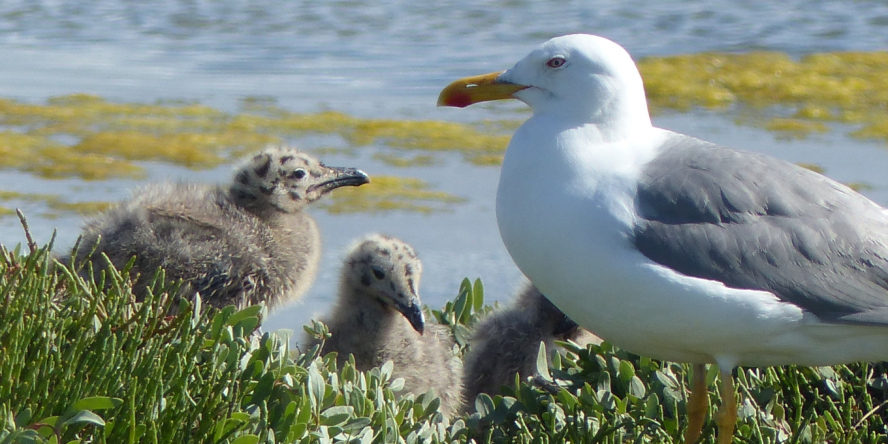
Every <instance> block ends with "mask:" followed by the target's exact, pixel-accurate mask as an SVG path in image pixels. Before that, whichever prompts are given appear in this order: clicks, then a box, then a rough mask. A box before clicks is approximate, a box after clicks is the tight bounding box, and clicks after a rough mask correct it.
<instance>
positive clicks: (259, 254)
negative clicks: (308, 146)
mask: <svg viewBox="0 0 888 444" xmlns="http://www.w3.org/2000/svg"><path fill="white" fill-rule="evenodd" d="M368 182H369V178H368V177H367V175H366V174H365V173H364V172H362V171H359V170H356V169H354V168H338V167H328V166H325V165H324V164H322V163H321V162H319V161H318V160H317V159H315V158H314V157H312V156H310V155H308V154H305V153H302V152H299V151H297V150H295V149H290V148H269V149H266V150H264V151H262V152H261V153H259V154H257V155H255V156H253V157H251V158H249V159H247V160H245V161H244V162H243V163H242V164H241V165H240V167H239V168H237V170H236V172H235V175H234V180H233V181H232V182H231V183H230V184H228V185H224V186H221V185H219V186H211V185H198V184H189V183H165V184H152V185H148V186H146V187H145V188H143V189H140V190H138V191H136V192H135V193H134V196H133V198H132V199H130V200H128V201H126V202H123V203H121V204H120V205H118V206H117V207H115V208H113V209H111V210H108V211H107V212H105V213H103V214H101V215H99V216H97V217H94V218H92V219H90V220H88V221H87V222H86V223H85V225H84V229H83V235H82V240H81V242H80V247H79V249H78V252H77V263H82V262H83V261H85V260H88V259H92V260H94V264H95V269H96V272H97V273H98V272H100V271H101V270H102V268H103V266H104V265H105V261H104V260H103V259H100V256H99V254H101V253H104V254H106V255H107V256H108V257H109V258H110V260H111V262H112V263H113V264H114V266H115V267H117V268H121V267H123V266H124V265H125V264H126V263H127V262H128V261H129V260H130V258H132V257H133V256H135V257H136V259H135V266H134V267H133V271H134V272H137V273H139V275H138V278H137V280H136V282H135V285H134V291H135V292H136V294H137V295H138V296H142V295H144V292H145V289H146V287H147V286H148V285H149V284H150V282H151V281H152V279H153V276H154V274H155V272H156V270H157V268H158V267H163V268H164V270H165V271H166V277H167V279H169V280H178V279H181V280H182V281H183V285H182V288H181V291H180V296H190V295H191V294H194V292H199V293H200V296H201V297H202V298H203V300H204V301H205V303H208V304H209V305H212V306H215V307H224V306H226V305H232V304H233V305H235V306H237V307H238V308H243V307H246V306H248V305H253V304H257V303H259V302H265V303H266V304H267V305H268V306H269V308H273V307H276V306H280V305H282V304H285V303H288V302H291V301H294V300H297V299H298V298H299V297H301V296H302V294H303V293H304V292H305V291H306V290H307V289H308V287H309V286H310V285H311V283H312V281H313V280H314V277H315V272H316V270H317V266H318V262H319V260H320V254H321V239H320V233H319V232H318V227H317V224H316V223H315V221H314V220H313V219H312V218H311V217H310V216H309V215H308V214H306V213H305V212H303V211H302V210H303V209H304V208H305V206H306V205H308V204H310V203H311V202H314V201H315V200H317V199H320V198H321V197H323V196H324V195H325V194H327V193H329V192H330V191H332V190H334V189H336V188H339V187H341V186H359V185H363V184H365V183H368ZM93 246H95V247H96V248H95V251H94V253H93V255H92V256H91V257H87V255H88V254H89V253H90V250H91V249H92V248H93Z"/></svg>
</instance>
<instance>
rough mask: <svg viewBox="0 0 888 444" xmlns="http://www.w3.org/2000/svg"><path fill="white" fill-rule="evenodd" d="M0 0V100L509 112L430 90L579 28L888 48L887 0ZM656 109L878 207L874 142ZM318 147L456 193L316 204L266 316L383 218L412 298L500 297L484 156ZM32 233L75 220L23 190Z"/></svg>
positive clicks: (12, 236) (400, 113)
mask: <svg viewBox="0 0 888 444" xmlns="http://www.w3.org/2000/svg"><path fill="white" fill-rule="evenodd" d="M69 3H72V2H64V1H61V0H58V1H51V0H45V1H33V0H19V1H9V0H7V1H4V2H2V3H0V97H5V98H15V99H19V100H24V101H28V102H34V103H42V102H44V101H45V100H46V99H47V98H49V97H52V96H58V95H64V94H71V93H80V92H85V93H91V94H96V95H99V96H102V97H105V98H107V99H109V100H113V101H123V102H154V101H156V100H158V99H182V100H187V101H199V102H201V103H204V104H207V105H210V106H214V107H217V108H220V109H223V110H226V111H233V110H235V109H236V107H237V104H238V103H239V101H240V100H241V99H243V98H244V97H255V96H268V97H272V98H274V99H276V100H277V103H278V104H279V105H280V106H282V107H284V108H286V109H289V110H292V111H318V110H323V109H333V110H337V111H343V112H347V113H350V114H354V115H358V116H362V117H385V118H406V119H441V120H453V121H463V122H471V121H478V120H481V119H485V118H497V119H501V118H510V119H511V118H522V117H523V116H526V113H524V112H523V111H521V106H520V105H519V104H497V105H492V106H481V107H475V108H470V109H467V110H455V109H438V108H435V106H434V104H435V98H436V96H437V94H438V91H439V90H440V88H441V87H443V86H444V85H446V84H447V83H448V82H449V81H451V80H454V79H456V78H458V77H462V76H466V75H473V74H480V73H485V72H490V71H496V70H502V69H505V68H508V67H509V66H511V64H512V63H514V62H515V61H516V60H518V59H519V58H520V57H522V56H523V55H524V54H525V53H526V52H528V51H529V50H530V49H531V48H532V47H533V46H535V45H536V44H538V43H539V42H541V41H543V40H545V39H546V38H549V37H552V36H555V35H561V34H566V33H571V32H592V33H597V34H601V35H604V36H607V37H609V38H611V39H613V40H615V41H617V42H619V43H621V44H622V45H624V46H625V47H626V48H627V49H628V50H629V51H630V52H631V53H632V54H633V55H634V56H636V57H642V56H650V55H667V54H680V53H690V52H699V51H707V50H719V51H737V52H744V51H749V50H755V49H770V50H778V51H785V52H787V53H789V54H791V55H793V56H800V55H804V54H806V53H810V52H823V51H832V50H878V49H882V50H884V49H886V48H888V4H885V3H884V2H867V1H838V2H827V1H821V2H811V1H802V0H795V1H788V2H780V3H774V2H744V3H742V4H740V2H728V1H716V2H710V1H664V2H659V3H657V4H656V5H655V6H652V5H650V4H649V3H650V2H640V1H629V2H625V1H611V2H594V3H593V2H583V1H572V2H531V1H521V0H504V1H499V2H487V3H485V4H478V3H477V2H467V1H439V2H431V3H428V4H423V3H421V2H420V3H417V2H408V1H385V2H370V1H360V0H347V1H336V2H308V1H295V2H279V3H280V4H276V5H262V6H257V5H256V4H254V2H249V1H246V0H213V1H209V0H206V1H198V0H194V1H185V0H166V1H157V2H150V4H147V3H146V4H142V3H140V2H133V1H129V0H101V1H99V0H94V1H82V2H76V6H75V5H70V4H69ZM655 123H657V124H658V125H660V126H663V127H666V128H670V129H673V130H676V131H680V132H685V133H688V134H691V135H694V136H697V137H701V138H704V139H708V140H712V141H715V142H719V143H722V144H726V145H729V146H734V147H741V148H747V149H754V150H759V151H763V152H766V153H769V154H773V155H775V156H778V157H782V158H785V159H788V160H791V161H794V162H809V163H816V164H819V165H822V166H824V167H825V168H826V174H827V175H829V176H831V177H833V178H835V179H838V180H840V181H843V182H867V183H869V184H871V185H872V186H873V187H874V188H873V189H872V190H868V191H865V194H867V195H869V196H870V197H872V198H873V199H875V200H876V201H878V202H879V203H882V204H888V179H886V178H885V174H884V173H883V171H884V170H885V167H886V166H888V151H886V150H885V149H884V148H885V147H884V143H881V142H861V141H858V140H853V139H849V138H848V137H846V136H845V135H844V134H845V133H846V131H833V132H830V133H826V134H822V135H815V136H812V137H811V138H808V139H805V140H792V141H788V140H781V139H778V138H776V137H775V136H774V135H773V134H771V133H768V132H766V131H764V130H761V129H757V128H750V127H743V126H737V125H735V124H734V123H733V116H731V115H726V114H721V113H715V112H707V111H695V112H692V113H686V114H681V113H669V114H665V115H658V116H655ZM378 148H379V147H376V146H370V147H367V148H365V149H362V150H361V151H359V152H358V153H357V154H356V155H355V156H348V155H324V156H323V158H324V160H325V162H326V163H328V164H335V165H348V166H358V167H360V168H362V169H364V170H365V171H367V172H368V173H370V174H371V175H373V174H377V175H378V174H395V175H403V176H409V177H419V178H423V179H424V180H426V181H428V182H430V183H431V184H433V185H434V186H435V187H436V188H437V189H440V190H444V191H448V192H451V193H454V194H457V195H459V196H463V197H466V198H468V202H467V203H465V204H463V205H459V206H456V207H454V210H453V211H452V212H446V213H434V214H432V215H424V214H416V213H403V212H393V213H385V214H373V215H366V214H358V215H353V214H350V215H341V216H334V215H329V214H327V213H324V212H322V211H315V212H314V214H315V215H316V217H317V219H318V221H319V222H320V224H321V226H322V229H323V236H324V241H325V256H324V262H323V265H322V268H321V271H320V274H319V276H318V280H317V282H316V284H315V286H314V288H313V289H312V290H311V292H310V293H309V295H308V296H307V298H306V300H305V302H304V303H302V304H300V305H297V306H294V307H288V308H286V309H284V310H281V311H279V312H277V313H275V314H274V315H273V316H272V317H271V318H270V319H269V321H268V322H267V323H266V328H270V329H275V328H294V329H297V330H298V326H299V325H301V324H302V323H303V322H305V321H306V320H307V319H308V317H309V315H310V314H311V313H315V312H320V311H323V310H325V308H326V306H327V304H328V303H329V300H330V297H331V295H332V294H333V293H334V292H335V286H336V283H337V273H338V271H337V269H338V263H339V260H340V259H341V256H342V255H343V250H344V249H345V248H346V246H347V245H348V244H349V243H350V242H351V241H352V240H353V239H354V238H356V237H358V236H360V235H362V234H364V233H366V232H369V231H379V232H385V233H389V234H393V235H395V236H398V237H401V238H403V239H404V240H406V241H408V242H410V243H412V244H413V245H414V246H415V247H416V248H417V249H418V251H419V252H420V255H421V257H422V259H423V260H424V263H425V267H424V269H425V275H424V278H423V282H422V285H421V293H422V295H423V298H424V301H425V302H426V303H427V304H429V305H431V306H433V307H439V306H441V305H442V304H443V301H444V300H445V299H447V298H451V297H452V296H453V295H454V294H455V292H456V290H457V288H458V285H459V282H460V280H461V279H462V278H463V277H470V278H473V279H474V278H475V277H480V278H482V280H483V281H484V283H485V286H486V288H487V291H488V297H489V298H490V299H492V300H504V299H506V298H508V296H509V294H510V292H511V291H512V290H513V289H514V287H516V286H517V285H518V282H519V279H520V274H519V272H518V271H517V270H516V269H515V267H514V265H512V263H511V260H510V259H509V258H508V255H507V254H506V252H505V250H504V248H503V247H502V244H501V243H500V240H499V235H498V233H497V230H496V224H495V220H494V214H493V203H494V195H495V187H496V182H497V175H498V169H497V168H496V167H479V166H474V165H469V164H467V163H465V162H463V161H462V159H461V157H460V156H458V155H440V157H439V158H440V160H441V162H439V163H438V164H436V165H433V166H428V167H410V168H395V167H392V166H388V165H386V164H384V163H382V162H380V161H378V160H376V159H374V158H373V157H372V155H373V153H374V152H375V151H376V150H377V149H378ZM145 165H146V167H147V169H148V171H149V174H148V178H147V179H146V180H152V181H155V180H166V179H174V180H175V179H187V180H194V181H202V182H219V181H223V180H226V179H227V177H228V174H229V171H230V167H229V166H224V167H219V168H215V169H212V170H205V171H193V170H189V169H185V168H181V167H177V166H171V165H167V164H160V163H153V164H152V163H149V164H145ZM141 182H142V181H136V180H114V181H107V182H83V181H80V180H73V179H67V180H52V181H49V180H44V179H38V178H35V177H33V176H30V175H28V174H24V173H20V172H16V171H9V170H7V171H0V189H3V190H13V191H29V192H53V193H61V194H62V195H63V196H65V197H70V198H72V199H75V198H79V199H89V200H118V199H122V198H125V197H126V196H127V195H128V193H129V190H130V189H131V188H133V187H135V186H138V184H139V183H141ZM23 209H24V210H25V211H26V213H27V214H28V215H29V216H30V220H31V224H32V226H33V228H34V232H35V234H36V236H37V238H38V241H47V240H48V239H49V237H50V234H51V232H52V230H53V229H54V228H58V230H59V232H58V239H57V245H58V247H59V249H64V248H67V247H68V246H70V244H71V243H72V242H73V240H74V238H75V237H76V235H77V224H78V220H79V218H77V217H72V216H64V217H61V218H57V219H50V218H45V217H41V216H40V214H41V213H42V212H43V208H42V207H41V206H40V204H25V205H24V208H23ZM22 237H23V236H22V235H21V230H20V229H19V228H18V225H17V220H16V219H15V218H14V217H4V218H2V219H0V242H2V243H3V244H5V245H8V244H14V243H16V242H20V241H21V240H22Z"/></svg>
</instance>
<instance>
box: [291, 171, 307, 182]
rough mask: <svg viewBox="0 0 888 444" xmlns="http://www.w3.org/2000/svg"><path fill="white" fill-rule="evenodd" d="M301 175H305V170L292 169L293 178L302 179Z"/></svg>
mask: <svg viewBox="0 0 888 444" xmlns="http://www.w3.org/2000/svg"><path fill="white" fill-rule="evenodd" d="M303 177H305V170H296V171H293V178H294V179H297V180H298V179H302V178H303Z"/></svg>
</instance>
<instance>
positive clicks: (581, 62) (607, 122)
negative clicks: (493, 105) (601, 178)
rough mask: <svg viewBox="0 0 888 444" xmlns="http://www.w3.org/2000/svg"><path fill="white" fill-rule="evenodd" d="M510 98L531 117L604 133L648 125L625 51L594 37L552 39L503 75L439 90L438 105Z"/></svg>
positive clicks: (642, 97) (641, 92)
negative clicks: (553, 118) (550, 118)
mask: <svg viewBox="0 0 888 444" xmlns="http://www.w3.org/2000/svg"><path fill="white" fill-rule="evenodd" d="M512 98H514V99H518V100H520V101H522V102H524V103H526V104H527V105H528V106H530V107H531V109H532V110H533V112H534V114H535V115H538V116H540V115H547V116H557V118H558V119H560V120H562V121H565V120H566V121H571V122H574V123H576V124H590V123H591V124H595V125H598V126H600V127H602V128H601V129H602V130H604V131H607V132H616V133H623V132H628V131H629V128H636V129H637V128H639V125H641V126H644V127H649V126H650V125H651V123H650V115H649V113H648V109H647V101H646V99H645V95H644V85H643V83H642V80H641V75H640V74H639V73H638V68H637V67H636V66H635V63H634V62H633V61H632V58H631V57H630V56H629V53H628V52H626V50H625V49H623V47H621V46H620V45H618V44H616V43H614V42H612V41H610V40H608V39H606V38H604V37H598V36H594V35H587V34H572V35H566V36H562V37H556V38H554V39H551V40H549V41H547V42H545V43H543V44H542V45H540V46H538V47H537V48H536V49H534V50H533V51H531V53H530V54H528V55H527V56H526V57H524V58H523V59H521V60H520V61H519V62H518V63H516V64H515V66H513V67H512V68H510V69H508V70H506V71H505V72H502V73H491V74H485V75H482V76H475V77H468V78H464V79H460V80H457V81H455V82H453V83H451V84H450V85H448V86H447V87H446V88H445V89H444V90H443V91H442V92H441V95H440V96H439V98H438V105H439V106H458V107H465V106H468V105H471V104H473V103H478V102H483V101H488V100H498V99H512Z"/></svg>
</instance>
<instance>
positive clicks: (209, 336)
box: [0, 242, 888, 444]
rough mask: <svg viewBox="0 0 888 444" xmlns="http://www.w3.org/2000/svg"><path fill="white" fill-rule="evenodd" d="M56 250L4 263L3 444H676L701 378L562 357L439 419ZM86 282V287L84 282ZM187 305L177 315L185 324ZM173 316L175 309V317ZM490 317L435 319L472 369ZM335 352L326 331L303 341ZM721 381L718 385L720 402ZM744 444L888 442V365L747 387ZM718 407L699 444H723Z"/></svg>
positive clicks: (465, 299)
mask: <svg viewBox="0 0 888 444" xmlns="http://www.w3.org/2000/svg"><path fill="white" fill-rule="evenodd" d="M49 251H50V248H49V246H47V247H43V248H37V246H36V245H35V244H33V242H31V243H30V248H26V249H25V251H22V249H21V248H18V249H14V250H7V249H2V250H0V319H2V322H0V354H2V356H3V359H0V375H2V377H0V443H19V442H22V443H62V442H64V443H68V442H96V443H143V442H144V443H183V442H190V443H231V444H254V443H259V442H262V443H283V442H287V443H291V442H298V443H327V442H354V443H419V442H433V443H434V442H469V441H474V442H479V443H480V442H503V443H506V442H509V443H511V442H517V443H560V442H571V443H592V442H600V443H673V442H681V441H682V440H681V436H682V432H683V429H684V427H685V426H686V398H687V391H686V390H687V387H686V385H687V382H686V381H687V380H688V371H689V367H688V366H687V365H682V364H677V363H672V362H662V361H656V360H652V359H647V358H644V357H639V356H636V355H633V354H631V353H628V352H626V351H623V350H620V349H618V348H616V347H614V346H612V345H610V344H607V343H604V344H602V345H600V346H589V347H588V348H581V347H579V346H577V345H576V344H570V343H566V344H563V345H564V348H565V352H564V353H563V354H562V355H560V356H559V357H556V358H555V359H554V361H553V366H552V368H550V369H547V368H545V364H543V363H545V358H544V357H542V358H541V359H540V361H539V362H540V363H541V364H542V367H541V376H540V377H542V378H544V379H548V380H549V381H550V382H553V383H555V384H557V385H558V386H559V387H560V389H559V390H558V391H557V392H556V393H554V394H553V393H551V392H550V391H544V390H540V389H538V388H537V387H536V386H534V385H533V384H530V383H529V382H528V381H516V384H515V386H513V387H512V388H508V389H506V390H505V393H504V394H503V395H502V396H499V395H498V396H494V397H489V396H486V395H482V396H480V397H479V398H478V399H477V400H476V401H475V406H476V407H477V410H478V412H477V413H474V414H472V415H466V416H462V417H458V418H455V419H454V420H453V421H452V422H448V421H446V420H444V419H443V418H442V417H441V415H440V414H438V412H437V406H438V403H439V402H438V400H437V398H436V397H435V396H434V394H433V393H427V394H423V395H419V396H412V395H408V396H401V395H402V394H400V393H398V390H399V389H400V387H402V386H403V381H400V380H393V379H392V377H391V374H392V368H391V363H389V364H387V365H385V366H383V367H382V368H379V369H373V370H371V371H368V372H359V371H356V370H355V368H354V366H353V365H351V364H346V365H344V366H343V367H342V368H337V366H336V359H335V356H334V355H332V354H331V355H328V356H323V357H319V356H317V349H312V350H303V353H298V352H295V351H293V350H291V349H290V348H289V345H288V343H289V341H288V338H287V334H285V333H264V334H262V335H261V336H260V335H259V334H256V333H253V331H254V328H255V327H256V326H257V325H258V324H259V323H260V320H261V319H262V317H264V315H265V313H264V310H263V309H262V307H260V306H254V307H249V308H247V309H244V310H242V311H235V310H234V308H233V307H228V308H225V309H222V310H201V309H200V305H201V302H200V299H199V297H197V298H195V299H194V300H192V301H173V300H171V299H170V298H168V297H167V296H166V295H167V293H169V292H171V291H172V290H174V285H167V284H163V283H162V282H163V281H162V275H159V276H158V279H157V280H156V284H155V286H154V287H153V289H154V291H153V295H152V296H149V297H148V298H146V299H145V300H144V301H141V302H136V301H135V299H134V297H133V295H132V293H131V287H130V285H129V279H128V275H127V270H126V269H124V270H121V271H120V272H119V273H113V274H110V275H107V276H106V277H105V281H104V282H94V281H92V280H88V279H84V278H82V277H81V276H80V275H78V274H77V273H73V272H72V271H71V270H69V269H67V268H64V267H61V266H59V265H58V264H56V263H54V262H53V261H52V258H51V256H50V253H49ZM88 275H91V274H88ZM174 306H175V307H174ZM171 308H175V309H176V310H177V314H176V315H174V316H168V315H167V313H169V312H170V309H171ZM489 310H491V308H490V307H488V306H486V305H484V289H483V286H482V284H481V282H480V281H477V280H476V281H475V282H474V283H470V282H469V281H468V280H465V281H464V282H463V283H462V284H461V286H460V288H459V291H458V292H457V294H456V295H455V298H454V299H453V300H452V301H450V302H448V303H447V304H446V305H445V306H444V307H442V308H441V309H440V310H430V311H429V315H430V316H431V317H433V318H434V319H436V320H437V322H439V323H442V324H445V325H448V326H450V328H451V329H452V331H453V332H454V334H455V337H456V339H457V343H458V344H459V347H460V352H463V351H465V349H466V348H467V347H471V344H469V343H468V339H467V338H469V332H470V329H471V326H472V325H473V324H474V323H475V321H476V320H477V318H478V317H479V316H482V315H483V314H484V313H486V312H488V311H489ZM308 330H309V331H312V332H314V334H317V335H320V336H321V337H323V336H324V335H325V327H324V326H323V325H322V324H316V325H314V326H313V327H312V328H309V329H308ZM716 374H717V369H716V368H715V367H710V368H709V371H708V374H707V378H708V379H707V382H708V383H709V388H710V400H711V404H716V403H717V399H718V398H717V396H716V393H717V389H716V385H715V384H714V379H715V375H716ZM735 377H736V381H737V386H738V393H739V399H740V400H741V405H740V418H741V419H740V422H739V423H738V430H737V433H736V435H735V442H741V443H747V442H750V443H751V442H755V443H758V442H762V443H808V442H811V443H823V442H830V443H859V442H867V443H879V442H888V438H886V428H885V424H886V419H888V418H886V413H885V404H886V401H885V400H886V399H888V396H886V393H888V378H886V376H885V365H884V364H876V365H868V364H854V365H848V366H837V367H820V368H807V367H794V366H789V367H778V368H766V369H742V370H739V371H737V373H736V376H735ZM712 410H714V407H712V408H711V409H710V412H709V413H708V416H707V422H706V426H705V429H704V437H705V440H704V442H706V443H713V442H715V441H714V439H715V432H714V430H715V424H714V420H713V415H714V413H713V411H712Z"/></svg>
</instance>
